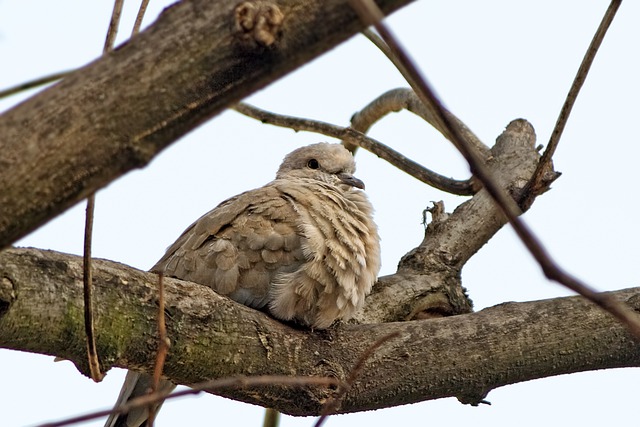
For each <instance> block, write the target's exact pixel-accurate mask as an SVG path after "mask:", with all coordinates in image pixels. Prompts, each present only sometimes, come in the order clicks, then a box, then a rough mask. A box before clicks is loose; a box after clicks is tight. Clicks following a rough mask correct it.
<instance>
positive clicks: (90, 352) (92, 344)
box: [82, 0, 124, 382]
mask: <svg viewBox="0 0 640 427" xmlns="http://www.w3.org/2000/svg"><path fill="white" fill-rule="evenodd" d="M123 5H124V0H116V1H115V3H114V4H113V12H112V14H111V21H110V22H109V29H108V30H107V38H106V41H105V44H104V49H103V52H102V53H103V54H107V53H109V52H110V51H111V50H112V49H113V43H114V41H115V39H116V35H117V33H118V26H119V25H120V16H121V15H122V6H123ZM95 206H96V195H95V193H93V194H91V195H89V197H88V198H87V210H86V213H85V224H84V255H83V273H84V274H83V276H82V283H83V286H84V325H85V333H86V335H87V358H88V359H89V371H90V373H91V379H93V380H94V381H95V382H100V381H102V379H103V378H104V374H103V373H102V372H101V371H100V360H99V359H98V351H97V350H96V337H95V329H94V320H93V297H92V290H91V288H92V280H93V277H92V274H91V237H92V234H93V215H94V211H95Z"/></svg>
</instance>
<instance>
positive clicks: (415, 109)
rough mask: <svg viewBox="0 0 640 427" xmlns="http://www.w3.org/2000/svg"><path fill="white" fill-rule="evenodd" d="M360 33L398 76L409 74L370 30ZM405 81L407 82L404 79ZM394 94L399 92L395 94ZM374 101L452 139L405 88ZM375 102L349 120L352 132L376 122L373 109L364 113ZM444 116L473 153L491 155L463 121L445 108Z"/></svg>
mask: <svg viewBox="0 0 640 427" xmlns="http://www.w3.org/2000/svg"><path fill="white" fill-rule="evenodd" d="M362 34H364V35H365V36H366V37H367V38H368V39H369V40H370V41H371V42H372V43H373V44H374V45H376V47H377V48H378V49H380V51H382V53H384V54H385V56H386V57H387V58H388V59H389V60H390V61H391V62H392V63H393V64H394V65H395V66H396V68H398V70H400V73H401V74H402V75H403V76H404V77H405V79H407V77H408V76H409V73H408V72H407V71H406V69H405V68H404V67H403V65H402V63H400V61H398V60H397V57H396V56H395V55H393V53H392V52H391V49H389V46H387V44H386V43H385V42H384V40H382V39H381V38H380V36H378V35H377V34H375V33H374V32H373V31H371V30H368V29H367V30H364V31H363V32H362ZM409 77H410V76H409ZM407 81H409V80H408V79H407ZM412 87H415V84H412ZM395 91H401V92H397V93H396V92H395ZM387 96H388V97H389V99H386V98H387ZM393 97H399V98H397V99H394V98H393ZM378 99H379V100H380V101H383V100H384V101H385V102H391V103H392V104H391V105H393V103H396V104H397V105H398V106H397V107H396V108H398V110H399V109H401V108H405V109H407V110H409V111H411V112H412V113H414V114H417V115H418V116H420V117H422V118H423V119H424V120H426V121H427V122H428V123H429V124H431V126H433V127H434V128H435V129H436V130H437V131H438V132H440V133H441V134H442V135H443V136H444V137H445V138H447V139H448V140H449V141H451V138H452V136H451V134H450V132H449V131H448V130H447V129H446V127H443V126H442V121H441V120H438V118H437V114H436V112H435V110H434V109H433V108H430V107H429V105H425V104H424V103H423V102H421V101H420V99H419V98H418V97H417V96H416V94H415V92H413V91H410V90H408V89H395V90H392V91H389V92H387V93H385V94H383V95H382V96H381V97H380V98H378ZM376 101H377V100H376ZM376 101H373V102H372V103H371V104H369V105H368V106H367V107H365V108H364V109H363V110H362V111H360V112H359V113H356V114H355V115H354V116H353V117H352V118H351V126H352V127H353V128H354V129H357V130H359V131H360V132H362V133H366V131H367V129H368V126H370V125H371V124H373V122H375V121H376V120H378V119H379V117H378V118H376V117H375V115H374V114H375V113H374V112H375V110H373V111H374V112H367V108H369V107H370V106H371V107H378V108H379V106H377V105H375V103H376ZM398 110H392V111H398ZM388 112H389V111H387V112H385V114H386V113H388ZM444 114H445V115H447V116H448V119H449V121H450V122H452V123H453V124H454V126H456V127H457V130H458V133H460V134H462V135H463V136H464V138H465V139H466V140H467V141H468V142H469V143H471V144H472V145H473V146H474V147H475V148H476V150H478V151H479V152H480V154H481V156H482V157H483V158H484V159H487V158H489V157H490V156H491V152H490V150H489V147H487V146H486V145H485V144H484V143H483V142H482V141H481V140H480V138H478V137H477V136H476V135H475V134H474V133H473V132H472V131H471V130H470V129H469V128H468V127H467V125H465V124H464V122H462V120H460V119H458V118H457V117H456V116H455V115H454V114H453V113H451V112H450V111H449V110H446V109H445V110H444ZM369 121H372V122H371V124H368V123H367V122H369ZM367 124H368V125H367ZM365 126H366V127H365Z"/></svg>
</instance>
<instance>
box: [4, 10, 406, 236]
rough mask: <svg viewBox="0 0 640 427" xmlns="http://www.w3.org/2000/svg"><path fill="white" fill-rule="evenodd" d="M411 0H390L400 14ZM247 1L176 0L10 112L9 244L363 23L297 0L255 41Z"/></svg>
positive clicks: (6, 141) (6, 116) (6, 191)
mask: <svg viewBox="0 0 640 427" xmlns="http://www.w3.org/2000/svg"><path fill="white" fill-rule="evenodd" d="M411 1H412V0H381V2H380V4H381V5H382V7H383V8H384V9H385V11H386V12H387V13H391V12H392V11H394V10H396V9H398V8H399V7H401V6H404V5H406V4H408V3H410V2H411ZM237 4H238V2H237V1H236V0H218V1H216V2H211V1H209V0H183V1H181V2H177V3H175V4H174V5H173V6H171V7H169V8H166V9H165V10H164V11H163V12H162V14H161V15H160V17H159V18H158V20H157V21H156V22H155V23H154V24H153V25H152V26H150V27H149V28H147V29H146V30H145V31H142V32H141V33H140V34H138V35H137V36H136V37H135V38H133V39H132V40H131V41H129V42H128V43H126V44H124V45H122V46H121V47H119V48H118V49H116V50H114V51H113V52H112V53H111V54H109V55H103V56H102V57H100V58H99V59H97V60H95V61H93V62H91V63H90V64H87V65H86V66H84V67H82V68H81V69H79V70H78V71H76V72H74V73H73V74H72V75H69V76H67V77H66V78H65V79H63V80H62V81H61V82H59V83H58V84H56V85H54V86H52V87H51V88H49V89H47V90H45V91H42V92H40V93H38V94H37V95H36V96H34V97H33V98H31V99H29V100H27V101H25V102H22V103H20V104H19V105H17V106H15V107H13V108H12V109H10V110H8V111H6V112H4V113H3V114H2V115H0V135H2V136H3V149H2V150H1V151H0V182H2V183H3V191H2V193H1V194H0V248H5V247H7V246H8V245H9V244H11V243H12V242H14V241H15V240H17V239H19V238H20V237H23V236H24V235H26V234H27V233H29V232H30V231H33V230H34V229H36V228H37V227H38V226H40V225H42V224H44V223H45V222H46V221H48V220H49V219H51V218H53V217H54V216H56V215H58V214H60V213H61V212H63V211H64V210H66V209H67V208H69V207H71V206H73V205H74V204H76V203H77V202H79V201H80V200H83V199H85V198H86V197H87V196H88V195H89V194H91V193H93V192H95V191H96V190H98V189H100V188H102V187H104V186H105V185H107V184H108V183H109V182H111V181H113V180H114V179H116V178H118V177H119V176H121V175H123V174H124V173H126V172H128V171H130V170H132V169H134V168H139V167H143V166H145V165H146V164H147V163H148V162H149V161H150V160H151V159H152V158H153V157H154V156H155V155H156V154H157V153H159V152H160V151H162V150H163V149H164V148H166V147H167V146H168V145H169V144H171V143H172V142H173V141H175V140H176V139H178V138H179V137H181V136H182V135H184V134H185V133H187V132H189V131H190V130H192V129H194V128H195V127H197V126H198V125H200V124H202V123H203V122H204V121H205V120H208V119H210V118H211V117H213V116H215V115H216V114H218V113H219V112H221V111H223V110H224V109H226V108H227V107H228V106H230V105H233V104H235V103H237V102H238V101H240V100H241V99H242V98H244V97H246V96H248V95H250V94H251V93H252V92H254V91H256V90H258V89H261V88H263V87H264V86H265V85H267V84H269V83H270V82H272V81H274V80H276V79H278V78H279V77H281V76H283V75H285V74H286V73H288V72H290V71H292V70H294V69H296V68H298V67H299V66H301V65H302V64H304V63H306V62H308V61H310V60H311V59H312V58H315V57H317V56H318V55H320V54H321V53H324V52H326V51H327V50H329V49H331V48H332V47H334V46H336V45H337V44H339V43H341V42H342V41H344V40H346V39H347V38H349V37H351V36H352V35H354V34H356V33H358V32H359V31H361V30H362V29H363V25H362V23H360V22H359V20H358V19H357V17H356V16H355V14H353V13H352V12H351V10H350V8H349V5H348V4H347V0H287V1H284V2H280V3H279V6H280V9H281V12H282V13H283V14H284V16H285V20H284V21H283V26H282V28H281V29H280V32H279V34H280V37H279V38H278V39H277V40H276V41H275V43H274V44H273V45H272V46H270V47H269V48H268V49H266V48H264V47H260V46H247V45H245V44H244V43H243V42H242V40H239V37H240V35H239V34H238V33H237V29H236V27H235V26H234V21H233V19H234V15H233V11H234V8H235V7H236V6H237ZM302 6H304V7H302ZM310 10H312V11H314V13H309V11H310ZM309 28H313V29H314V31H312V32H310V31H308V29H309ZM239 69H241V70H243V72H242V73H238V72H237V70H239ZM114 87H117V88H118V90H113V88H114ZM123 100H126V102H123ZM87 111H89V112H90V114H87ZM40 117H56V120H39V119H38V118H40ZM26 123H28V124H29V125H28V126H25V124H26ZM87 141H91V144H87ZM20 158H29V159H30V162H28V163H26V162H18V161H15V159H20ZM34 171H36V172H37V173H34ZM36 195H37V196H36Z"/></svg>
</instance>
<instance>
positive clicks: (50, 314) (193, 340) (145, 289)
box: [0, 249, 640, 415]
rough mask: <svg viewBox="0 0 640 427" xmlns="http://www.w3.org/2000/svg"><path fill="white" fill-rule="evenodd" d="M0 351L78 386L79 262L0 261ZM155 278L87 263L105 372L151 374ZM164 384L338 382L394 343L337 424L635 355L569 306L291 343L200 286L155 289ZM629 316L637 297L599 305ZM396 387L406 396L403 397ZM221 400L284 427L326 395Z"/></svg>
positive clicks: (81, 358)
mask: <svg viewBox="0 0 640 427" xmlns="http://www.w3.org/2000/svg"><path fill="white" fill-rule="evenodd" d="M0 265H2V266H4V268H3V271H2V282H0V283H1V287H0V346H2V347H4V348H12V349H17V350H25V351H37V352H40V353H45V354H55V355H58V356H61V357H64V358H66V359H69V360H72V361H74V363H76V364H77V365H78V366H80V367H81V368H82V369H83V370H84V371H85V372H86V366H85V365H86V358H85V348H84V339H83V332H82V331H83V329H82V314H81V313H82V309H81V307H82V286H81V271H82V268H81V265H82V261H81V259H80V258H79V257H77V256H70V255H64V254H60V253H55V252H46V251H39V250H34V249H20V250H7V251H4V252H3V253H2V254H0ZM155 281H156V276H155V275H154V274H151V273H144V272H141V271H138V270H135V269H132V268H129V267H126V266H124V265H121V264H116V263H113V262H108V261H98V260H96V272H95V284H96V292H95V297H96V302H97V304H96V306H97V307H98V311H97V313H96V325H97V327H98V330H99V331H100V332H101V333H100V334H99V336H98V349H99V351H100V353H101V361H102V362H103V363H104V364H105V366H104V368H107V367H109V366H121V367H129V368H137V369H143V370H146V371H147V372H150V371H151V370H152V367H153V363H154V360H155V351H154V350H153V349H154V348H155V340H156V338H155V332H156V331H155V329H156V327H155V322H154V320H153V319H154V316H155V312H156V310H157V292H156V286H155ZM166 282H167V283H166V304H167V305H166V310H167V315H168V318H167V333H168V335H169V337H170V339H171V341H172V343H173V346H172V349H171V352H170V354H169V356H168V358H167V361H166V366H165V374H166V375H167V376H168V377H169V378H171V379H172V380H173V381H176V382H177V383H181V384H192V383H196V382H199V381H202V380H205V379H212V378H222V377H227V376H237V375H241V374H242V375H291V376H297V375H299V376H308V375H311V376H328V377H334V378H338V379H339V380H345V378H346V376H347V375H348V374H349V372H351V370H352V368H353V366H354V364H355V363H356V361H357V359H358V358H359V357H360V355H361V353H362V349H365V348H368V347H369V346H371V345H372V344H374V343H375V342H376V341H377V340H379V339H380V338H381V337H383V336H386V335H388V334H390V333H393V332H398V333H399V334H400V337H399V338H396V339H394V340H392V341H391V342H388V343H387V344H385V345H384V346H383V347H382V348H381V349H379V350H377V351H376V352H375V353H374V354H373V355H372V357H371V359H369V361H368V362H367V363H366V364H365V367H364V369H363V371H362V372H361V374H360V376H359V377H358V379H356V380H355V382H354V383H353V385H352V387H351V389H350V390H349V392H348V393H347V394H346V396H345V397H344V400H343V401H342V406H341V407H340V408H339V409H338V412H343V413H344V412H356V411H362V410H369V409H378V408H381V407H388V406H394V405H400V404H407V403H413V402H417V401H422V400H428V399H437V398H442V397H447V396H456V397H458V398H459V399H461V400H462V401H464V402H467V403H477V402H479V401H480V400H482V399H483V398H484V397H485V395H486V393H487V392H488V391H489V390H491V389H493V388H496V387H500V386H502V385H506V384H512V383H515V382H519V381H526V380H531V379H534V378H541V377H546V376H550V375H559V374H565V373H571V372H578V371H585V370H593V369H604V368H615V367H627V366H639V365H640V362H639V361H640V347H638V345H637V344H636V343H635V342H634V341H633V339H632V338H631V336H630V335H629V333H628V332H627V331H626V330H625V329H624V327H623V326H621V325H620V324H619V323H618V322H616V321H615V320H614V319H613V318H612V317H611V316H610V315H608V314H607V313H604V312H602V311H601V310H599V309H598V308H596V307H595V306H594V305H592V304H590V303H588V302H586V301H585V300H584V299H582V298H580V297H570V298H558V299H554V300H546V301H536V302H527V303H507V304H501V305H499V306H496V307H492V308H489V309H486V310H483V311H481V312H478V313H474V314H468V315H460V316H452V317H447V318H442V319H435V320H421V321H414V322H399V323H385V324H369V325H362V324H361V325H343V326H342V327H337V328H332V329H330V330H328V331H326V332H313V331H307V330H299V329H295V328H292V327H290V326H287V325H284V324H282V323H280V322H278V321H275V320H273V319H271V318H269V317H268V316H266V315H264V314H262V313H260V312H257V311H254V310H251V309H249V308H247V307H244V306H241V305H239V304H236V303H234V302H232V301H230V300H228V299H226V298H224V297H220V296H218V295H217V294H215V292H213V291H212V290H210V289H209V288H206V287H204V286H200V285H196V284H193V283H188V282H182V281H179V280H174V279H166ZM611 295H612V296H615V297H616V298H617V299H618V300H619V301H624V302H626V303H627V304H629V305H630V306H631V307H632V308H633V309H635V310H640V288H636V289H629V290H624V291H617V292H615V293H612V294H611ZM408 385H409V386H408ZM220 393H221V394H222V395H224V396H228V397H231V398H234V399H239V400H242V401H246V402H251V403H255V404H259V405H262V406H268V407H272V408H276V409H278V410H280V411H283V412H286V413H289V414H294V415H317V414H318V413H320V411H321V407H322V403H323V402H324V400H326V398H327V397H329V396H330V395H331V391H330V390H327V389H322V388H317V387H316V388H314V387H309V388H305V389H302V390H300V389H295V390H294V389H291V388H288V387H283V386H278V385H276V384H274V385H273V386H272V387H269V391H268V392H265V393H255V392H253V391H251V390H236V389H229V390H225V391H222V392H220Z"/></svg>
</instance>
